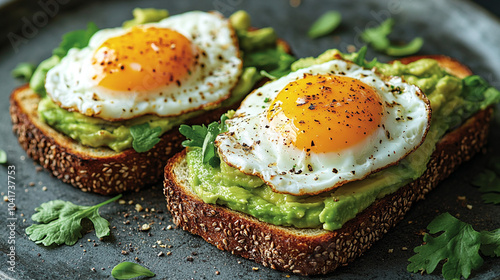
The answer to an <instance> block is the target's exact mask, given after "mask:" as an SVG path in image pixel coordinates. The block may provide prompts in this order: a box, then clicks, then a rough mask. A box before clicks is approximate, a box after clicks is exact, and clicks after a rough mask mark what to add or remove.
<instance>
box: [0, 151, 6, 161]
mask: <svg viewBox="0 0 500 280" xmlns="http://www.w3.org/2000/svg"><path fill="white" fill-rule="evenodd" d="M5 163H7V153H6V152H5V151H4V150H2V149H0V164H5Z"/></svg>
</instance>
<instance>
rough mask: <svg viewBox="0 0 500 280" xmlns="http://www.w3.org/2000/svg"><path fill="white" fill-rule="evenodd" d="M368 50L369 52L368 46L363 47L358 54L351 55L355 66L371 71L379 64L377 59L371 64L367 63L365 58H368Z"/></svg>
mask: <svg viewBox="0 0 500 280" xmlns="http://www.w3.org/2000/svg"><path fill="white" fill-rule="evenodd" d="M367 50H368V48H367V47H366V46H363V47H362V48H361V49H359V51H358V52H357V53H352V54H350V57H351V58H350V59H351V61H352V62H354V63H355V64H357V65H359V66H361V67H363V68H368V69H370V68H372V67H373V66H375V64H376V63H377V59H376V58H374V59H373V60H372V61H370V62H367V61H366V60H365V56H366V51H367Z"/></svg>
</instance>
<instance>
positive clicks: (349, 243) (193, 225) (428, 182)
mask: <svg viewBox="0 0 500 280" xmlns="http://www.w3.org/2000/svg"><path fill="white" fill-rule="evenodd" d="M426 57H427V58H429V57H430V58H434V59H436V60H437V61H438V62H439V63H440V65H442V67H444V68H445V69H447V70H448V71H449V72H450V73H452V74H455V75H456V76H458V77H461V78H463V77H465V76H468V75H471V74H472V73H471V71H470V70H469V69H468V68H467V67H466V66H464V65H462V64H460V63H459V62H458V61H456V60H453V59H451V58H449V57H445V56H426ZM421 58H424V57H413V58H407V59H403V60H402V62H403V63H409V62H411V61H415V60H418V59H421ZM492 112H493V109H492V108H488V109H486V110H482V111H479V112H477V113H476V114H475V115H473V116H472V117H471V118H470V119H469V120H467V121H466V122H465V123H464V124H462V125H461V126H460V127H458V128H457V129H455V130H453V131H451V132H449V133H447V134H446V135H445V136H444V137H443V138H442V139H441V140H440V141H439V142H438V144H437V147H436V150H435V151H434V153H433V154H432V157H431V160H430V162H429V163H428V164H427V170H426V171H425V173H424V174H423V175H422V176H421V177H420V178H418V179H417V180H415V181H413V182H412V183H410V184H408V185H406V186H404V187H402V188H400V189H399V190H398V191H396V192H395V193H393V194H390V195H387V196H385V197H384V198H381V199H378V200H376V201H375V202H374V203H373V204H372V205H371V206H369V207H368V208H367V209H365V210H364V211H362V212H361V213H359V214H358V215H357V216H356V217H355V218H354V219H352V220H350V221H348V222H347V223H345V224H344V225H343V226H342V228H341V229H338V230H335V231H327V230H323V229H298V228H294V227H284V226H276V225H272V224H269V223H265V222H261V221H259V220H257V219H255V218H253V217H251V216H249V215H246V214H243V213H240V212H237V211H233V210H231V209H229V208H227V207H224V206H220V205H213V204H207V203H204V202H203V201H202V200H201V199H200V198H198V196H197V195H196V194H195V193H194V192H193V191H192V189H191V187H190V182H189V174H188V173H189V170H188V167H187V163H186V161H185V155H186V151H185V150H184V151H183V152H181V153H179V154H177V155H176V156H174V157H173V158H171V159H170V161H169V162H168V164H167V166H166V167H165V182H164V194H165V196H166V201H167V207H168V209H169V210H170V212H171V213H172V215H173V221H174V223H175V224H176V225H178V226H179V227H181V228H182V229H184V230H187V231H190V232H191V233H193V234H197V235H200V236H201V237H202V238H203V239H205V240H206V241H208V242H209V243H211V244H213V245H215V246H217V248H219V249H221V250H227V251H229V252H231V253H233V254H235V255H240V256H242V257H245V258H248V259H252V260H254V261H256V262H257V263H260V264H262V265H264V266H265V267H271V268H273V269H277V270H281V271H287V272H293V273H296V274H302V275H314V274H326V273H329V272H332V271H333V270H335V269H336V268H337V267H339V266H343V265H347V264H348V263H350V262H352V261H353V260H354V259H355V258H357V257H359V256H360V255H361V254H363V252H365V251H366V250H367V249H369V248H370V247H371V246H372V244H373V243H374V242H375V241H377V240H379V239H380V238H381V237H382V236H383V234H384V233H386V232H387V231H388V230H389V229H390V228H392V227H394V226H395V225H396V223H397V222H399V221H400V220H402V219H403V217H404V215H405V213H406V212H407V211H408V210H409V209H410V207H411V205H412V204H413V203H414V202H416V201H418V200H420V199H423V198H424V196H425V194H426V193H428V192H429V191H430V190H431V189H433V188H434V187H436V185H438V183H439V182H440V181H442V180H444V179H445V178H446V177H448V176H449V175H450V174H451V173H452V172H453V171H454V170H455V169H456V168H457V167H458V166H459V165H460V164H461V163H462V162H464V161H467V160H469V159H470V158H471V157H472V156H474V155H475V154H476V153H477V152H479V151H480V150H481V149H482V147H483V146H484V145H485V144H486V141H487V135H488V130H489V121H490V119H491V117H492Z"/></svg>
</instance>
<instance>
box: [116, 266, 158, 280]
mask: <svg viewBox="0 0 500 280" xmlns="http://www.w3.org/2000/svg"><path fill="white" fill-rule="evenodd" d="M111 276H113V277H114V278H115V279H131V278H135V277H139V276H146V277H153V276H155V274H154V273H153V272H152V271H151V270H149V269H147V268H145V267H144V266H142V265H140V264H136V263H133V262H121V263H119V264H117V265H116V266H115V267H114V268H113V270H112V271H111Z"/></svg>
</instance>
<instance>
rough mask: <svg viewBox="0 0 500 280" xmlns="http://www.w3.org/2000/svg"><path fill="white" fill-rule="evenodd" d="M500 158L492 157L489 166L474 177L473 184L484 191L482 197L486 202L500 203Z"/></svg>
mask: <svg viewBox="0 0 500 280" xmlns="http://www.w3.org/2000/svg"><path fill="white" fill-rule="evenodd" d="M499 162H500V158H498V157H492V158H491V160H490V162H489V164H488V166H487V167H488V168H486V169H484V170H483V171H482V172H481V173H478V174H477V175H476V176H475V177H474V178H473V179H472V182H471V183H472V184H473V185H474V186H476V187H478V188H479V191H480V192H482V193H483V195H482V196H481V198H482V199H483V201H484V203H493V204H500V177H499V176H498V175H497V174H500V163H499Z"/></svg>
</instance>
